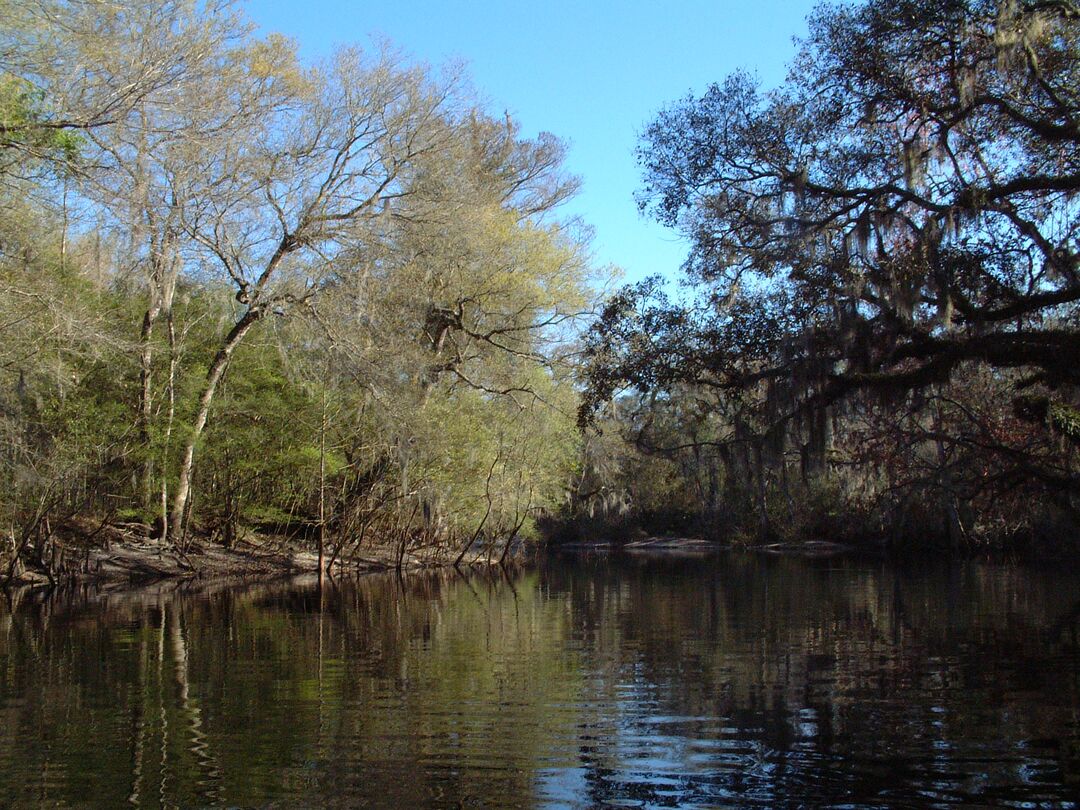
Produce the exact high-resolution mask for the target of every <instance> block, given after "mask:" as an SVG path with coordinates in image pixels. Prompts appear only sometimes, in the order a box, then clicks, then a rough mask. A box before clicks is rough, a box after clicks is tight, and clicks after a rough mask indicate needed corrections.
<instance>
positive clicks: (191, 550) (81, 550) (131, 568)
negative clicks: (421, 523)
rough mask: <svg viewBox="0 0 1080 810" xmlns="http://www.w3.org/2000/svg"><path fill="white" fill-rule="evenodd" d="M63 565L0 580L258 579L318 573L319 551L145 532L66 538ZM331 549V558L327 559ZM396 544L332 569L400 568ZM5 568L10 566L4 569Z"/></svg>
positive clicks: (422, 559) (435, 561) (283, 543)
mask: <svg viewBox="0 0 1080 810" xmlns="http://www.w3.org/2000/svg"><path fill="white" fill-rule="evenodd" d="M58 554H59V555H60V558H61V559H62V565H60V566H59V567H58V570H55V571H54V572H53V574H52V576H51V577H50V576H49V574H48V573H47V572H46V571H45V570H42V569H40V568H33V567H29V568H25V569H21V570H17V571H15V572H13V575H12V576H11V577H10V578H9V579H5V577H3V576H0V585H12V586H21V585H31V586H48V585H60V584H64V585H68V584H88V585H95V586H100V587H107V588H109V587H118V588H126V587H131V586H135V585H145V584H147V583H152V582H156V581H165V580H177V581H183V580H210V579H215V580H218V579H220V580H230V581H237V582H243V581H249V580H251V581H257V580H267V579H277V578H283V577H296V576H300V575H304V574H310V575H317V574H318V571H319V557H318V553H317V552H316V551H313V550H311V549H310V548H308V547H306V546H299V545H297V544H295V543H292V542H289V541H287V540H284V539H282V538H274V537H265V538H264V537H252V538H250V539H245V540H241V541H238V542H237V543H235V544H234V545H233V546H232V547H231V548H225V547H224V546H221V545H218V544H215V543H209V542H194V543H190V544H189V547H188V549H187V550H186V551H184V552H181V551H180V550H178V549H177V548H175V547H173V546H170V545H163V544H161V543H158V542H156V541H154V540H153V539H151V538H147V537H138V536H136V537H132V536H131V535H130V533H128V534H127V536H126V537H124V539H121V540H117V539H114V540H113V541H111V542H107V543H102V544H100V545H93V546H90V545H89V544H87V543H85V542H83V543H79V542H77V541H72V540H71V539H68V541H67V542H66V543H65V544H64V545H63V546H62V547H61V548H60V549H59V552H58ZM329 556H330V555H329V554H328V555H327V559H329ZM453 559H454V555H453V554H450V553H449V552H448V551H445V550H444V551H443V552H442V553H437V552H436V551H432V550H421V551H419V552H412V553H406V554H405V555H404V557H403V558H402V559H401V560H400V567H401V569H402V570H407V571H415V570H421V569H428V568H436V567H440V566H444V565H448V564H450V563H452V562H453ZM398 563H399V560H398V549H396V548H392V547H390V546H375V545H373V546H370V547H368V548H364V549H362V551H361V552H360V553H354V554H352V555H350V556H348V557H344V556H343V557H339V558H338V559H337V560H336V561H335V563H334V566H333V571H332V574H333V575H335V576H336V575H339V574H342V575H344V574H356V573H367V572H378V571H390V570H394V569H396V568H398ZM5 573H6V570H5Z"/></svg>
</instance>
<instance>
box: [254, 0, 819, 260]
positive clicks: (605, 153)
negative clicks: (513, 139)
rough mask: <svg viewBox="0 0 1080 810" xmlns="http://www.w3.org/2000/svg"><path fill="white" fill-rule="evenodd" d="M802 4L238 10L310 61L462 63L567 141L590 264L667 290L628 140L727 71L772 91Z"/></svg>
mask: <svg viewBox="0 0 1080 810" xmlns="http://www.w3.org/2000/svg"><path fill="white" fill-rule="evenodd" d="M814 5H815V3H814V2H811V0H754V2H743V0H711V2H710V1H709V0H675V2H668V3H663V2H645V0H625V1H624V2H617V1H616V0H577V2H573V1H572V0H548V1H547V2H543V3H538V2H520V1H519V0H501V2H500V1H499V0H472V2H464V1H463V0H379V2H364V1H363V0H306V2H303V3H298V2H295V0H249V1H248V3H247V4H246V8H247V11H248V13H249V15H250V16H251V18H252V19H253V20H254V21H255V23H256V24H258V25H259V26H260V27H261V29H262V31H263V33H268V32H271V31H277V32H281V33H283V34H286V35H288V36H291V37H293V38H294V39H296V40H297V41H298V42H299V44H300V48H301V52H302V54H303V55H304V56H305V57H307V58H317V57H319V56H322V55H325V54H327V53H329V52H330V51H331V50H332V48H333V46H335V45H338V44H345V43H351V42H358V43H361V44H368V43H370V41H371V37H372V36H384V37H387V38H389V39H390V40H391V41H392V42H394V43H395V44H397V45H398V46H399V47H401V48H403V49H404V50H405V52H406V53H409V54H411V55H412V56H414V57H415V58H416V59H417V60H422V61H425V62H429V63H431V64H433V65H438V64H441V63H443V62H445V61H447V60H450V59H464V60H465V61H466V63H467V64H468V65H469V67H470V73H471V75H472V78H473V82H474V84H475V86H476V88H477V89H478V90H479V91H480V92H481V93H482V94H483V95H484V96H485V97H486V98H488V99H489V100H490V104H491V107H490V108H491V111H492V112H493V113H495V114H500V113H501V112H502V111H503V110H506V111H509V112H510V113H511V114H512V115H513V116H514V117H515V118H517V120H519V121H520V122H521V124H522V128H523V134H525V135H528V136H532V135H535V134H536V133H538V132H540V131H548V132H552V133H554V134H555V135H557V136H558V137H560V138H562V139H563V140H565V141H567V142H568V144H569V146H570V150H569V159H568V167H569V169H570V171H572V172H573V173H575V174H577V175H578V176H580V177H581V178H582V180H583V188H582V191H581V193H580V194H579V196H578V197H577V198H576V199H575V200H574V201H573V202H572V203H569V204H568V206H567V209H566V210H567V211H568V212H570V213H574V214H579V215H581V217H582V218H583V219H584V220H585V221H586V222H587V223H589V224H590V225H592V226H593V227H594V228H595V230H596V239H595V241H594V243H593V250H594V253H595V256H596V259H597V260H598V261H599V262H601V263H604V264H607V263H610V264H615V265H618V266H620V267H622V268H623V269H624V270H625V271H626V279H627V280H635V279H639V278H643V277H644V276H647V275H651V274H653V273H663V274H664V275H667V276H669V277H673V276H675V275H676V271H677V269H678V267H679V265H680V263H681V262H682V260H683V258H684V257H685V254H686V245H685V244H684V243H682V242H681V241H680V240H679V239H678V237H677V236H676V235H675V234H674V233H672V232H671V231H668V230H667V229H665V228H662V227H660V226H659V225H657V224H655V223H652V222H649V221H647V220H646V219H645V218H643V217H642V216H640V215H639V214H638V212H637V208H636V206H635V204H634V199H633V194H634V192H635V191H636V190H637V189H638V188H639V186H640V172H639V170H638V167H637V163H636V161H635V158H634V149H635V147H636V145H637V139H638V134H639V133H640V132H641V130H642V129H643V128H644V126H645V125H646V124H647V123H648V121H649V120H650V119H651V118H652V117H653V115H654V114H655V113H656V112H657V111H658V110H659V109H660V108H661V107H663V106H665V105H667V104H669V103H671V102H673V101H675V100H676V99H679V98H681V97H683V96H685V95H686V94H687V93H688V92H693V93H700V92H702V91H703V90H704V89H705V88H706V86H707V85H708V84H709V83H710V82H712V81H719V80H720V79H722V78H723V77H724V76H726V75H727V74H728V73H730V72H731V71H733V70H735V69H738V68H745V69H747V70H750V71H752V72H754V73H757V75H758V76H759V77H760V78H761V80H762V82H763V84H765V85H768V86H771V85H775V84H778V83H779V82H780V81H782V79H783V77H784V74H785V65H786V63H787V62H788V61H789V60H790V59H791V57H792V56H793V55H794V46H793V44H792V37H793V36H800V37H801V36H803V35H804V34H805V32H806V16H807V14H809V13H810V11H811V9H812V8H813V6H814Z"/></svg>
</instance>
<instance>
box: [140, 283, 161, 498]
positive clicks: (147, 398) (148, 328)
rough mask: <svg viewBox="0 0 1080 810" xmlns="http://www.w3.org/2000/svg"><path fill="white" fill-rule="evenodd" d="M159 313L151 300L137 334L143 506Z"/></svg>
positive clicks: (150, 463) (147, 492)
mask: <svg viewBox="0 0 1080 810" xmlns="http://www.w3.org/2000/svg"><path fill="white" fill-rule="evenodd" d="M152 297H153V298H157V295H156V294H152ZM160 314H161V305H160V304H159V303H157V302H156V301H152V302H151V304H150V306H149V307H148V308H147V310H146V313H145V314H144V315H143V322H142V331H141V333H140V335H139V343H140V352H139V442H140V443H141V444H142V446H143V450H144V451H145V452H146V458H145V459H143V463H142V470H141V471H140V478H141V480H140V481H139V495H140V497H141V498H142V505H143V506H144V507H149V506H150V499H151V497H152V496H151V492H152V490H153V476H154V460H153V456H152V455H151V453H150V422H151V420H152V418H153V407H152V401H151V400H152V391H151V381H150V375H151V366H152V363H153V359H154V357H153V351H154V349H153V346H152V345H151V341H152V340H153V336H154V324H155V323H157V319H158V316H159V315H160Z"/></svg>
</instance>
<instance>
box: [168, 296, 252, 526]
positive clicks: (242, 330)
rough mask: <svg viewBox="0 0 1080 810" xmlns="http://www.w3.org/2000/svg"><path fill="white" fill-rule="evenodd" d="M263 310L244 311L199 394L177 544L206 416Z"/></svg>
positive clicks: (177, 506) (175, 512)
mask: <svg viewBox="0 0 1080 810" xmlns="http://www.w3.org/2000/svg"><path fill="white" fill-rule="evenodd" d="M262 312H263V311H262V310H259V309H249V310H248V311H247V312H245V313H244V316H243V317H242V318H241V319H240V320H239V321H237V322H236V325H235V326H233V328H232V329H231V330H230V332H229V334H228V335H227V336H226V337H225V341H224V342H223V343H222V344H221V348H220V349H218V353H217V354H216V355H215V356H214V362H212V363H211V364H210V370H209V371H207V373H206V385H205V387H204V388H203V392H202V396H201V397H199V410H198V412H197V413H196V414H195V421H194V422H193V423H192V425H191V433H190V434H189V435H188V438H187V442H186V443H185V444H184V455H183V458H182V459H181V461H180V472H179V476H178V478H177V481H176V494H175V495H174V497H173V508H172V527H171V529H170V530H169V533H170V534H171V535H172V538H173V543H174V544H175V543H178V542H182V538H183V536H184V535H183V529H184V514H185V510H186V508H187V505H188V498H189V497H190V494H191V472H192V469H193V468H194V463H195V445H196V444H197V443H198V441H199V438H200V437H201V436H202V432H203V429H204V428H205V427H206V420H207V418H208V417H209V416H210V405H211V404H212V403H213V401H214V394H215V393H217V387H218V383H219V382H221V377H222V375H224V374H225V369H226V368H228V366H229V360H230V359H231V358H232V353H233V351H235V349H236V347H237V346H238V345H240V341H241V340H243V338H244V335H246V334H247V332H248V330H249V329H251V327H252V326H254V325H255V323H256V322H257V321H258V320H259V319H260V318H261V317H262Z"/></svg>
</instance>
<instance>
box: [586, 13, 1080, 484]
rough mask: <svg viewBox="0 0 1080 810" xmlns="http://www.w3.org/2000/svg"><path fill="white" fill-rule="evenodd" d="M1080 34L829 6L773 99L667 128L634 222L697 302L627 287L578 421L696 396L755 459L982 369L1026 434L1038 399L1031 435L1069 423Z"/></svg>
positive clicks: (743, 84)
mask: <svg viewBox="0 0 1080 810" xmlns="http://www.w3.org/2000/svg"><path fill="white" fill-rule="evenodd" d="M1078 30H1080V10H1078V8H1077V7H1076V6H1075V4H1073V3H1070V2H1047V3H1042V2H1031V3H1024V2H1002V3H999V2H996V0H993V1H991V0H939V1H937V2H931V3H922V2H900V3H886V2H880V1H879V0H867V2H863V3H861V4H859V5H856V6H842V7H833V6H822V7H820V8H819V9H818V10H817V12H816V13H815V14H814V15H813V17H812V18H811V21H810V34H809V37H808V39H807V40H806V41H805V42H804V43H803V46H802V49H801V51H800V53H799V55H798V57H797V58H796V60H795V62H794V63H793V65H792V69H791V72H790V74H789V77H788V80H787V81H786V83H785V84H784V85H783V86H782V87H781V88H779V89H777V90H775V91H772V92H767V93H763V92H762V91H761V90H759V88H758V87H757V86H756V84H755V82H754V81H752V80H751V79H750V78H749V77H748V76H747V75H745V74H736V75H734V76H731V77H729V78H728V79H727V80H726V81H724V82H723V83H721V84H717V85H714V86H712V87H711V88H709V90H708V91H707V92H706V93H705V94H704V95H703V96H701V97H700V98H688V99H685V100H683V101H682V102H680V103H678V104H676V105H674V106H673V107H671V108H669V109H667V110H665V111H663V112H662V113H660V115H658V116H657V118H656V120H655V121H654V122H653V123H652V124H650V125H649V127H648V128H647V129H646V131H645V134H644V139H643V145H642V147H641V151H640V158H641V162H642V165H643V167H644V171H645V188H644V191H643V192H642V194H641V197H640V204H641V206H642V208H643V209H645V210H647V211H650V212H652V213H653V214H654V215H655V216H656V217H657V218H658V219H659V220H660V221H661V222H664V223H665V224H668V225H671V226H676V227H679V228H680V229H681V230H683V232H684V233H685V234H687V236H688V237H689V238H690V240H691V245H692V247H691V252H690V256H689V258H688V260H687V262H686V270H687V272H688V275H689V277H690V279H691V280H692V281H693V282H696V283H698V284H699V285H701V286H700V287H699V289H701V290H702V295H701V296H700V297H699V299H698V301H697V302H696V304H694V305H693V306H690V307H681V306H673V305H671V304H669V303H668V302H666V301H665V300H664V299H663V298H662V296H660V295H659V294H658V293H659V291H658V290H657V288H656V287H655V286H650V285H641V286H639V287H638V288H637V289H634V290H627V291H625V292H624V293H623V295H621V296H619V297H617V298H616V299H615V300H614V301H613V302H612V303H611V304H610V305H609V307H608V309H607V311H606V312H605V313H604V316H603V317H602V318H601V320H600V322H599V323H598V325H597V327H596V329H595V330H594V332H593V336H592V342H591V349H590V351H591V356H592V358H593V361H594V373H593V376H592V380H593V385H592V392H591V394H590V403H589V404H588V405H587V408H586V412H587V411H588V409H589V408H591V407H592V408H594V407H596V406H597V405H598V404H599V403H600V402H602V401H603V400H605V399H606V398H608V397H609V396H610V395H611V394H612V393H613V392H614V391H615V390H617V389H618V387H619V386H620V385H625V384H632V385H636V386H638V387H640V388H643V389H644V390H650V389H656V388H659V389H662V390H664V389H670V387H671V386H672V385H673V384H676V383H689V384H692V385H694V386H697V387H699V388H704V389H705V390H711V391H713V392H715V393H717V395H722V396H723V398H724V399H725V400H726V401H728V402H732V401H736V400H738V401H742V402H743V403H747V404H749V405H750V406H751V407H750V410H749V411H748V412H747V413H748V414H749V415H751V416H752V417H753V418H752V419H751V420H750V422H751V423H752V424H751V427H752V431H751V432H752V433H753V435H754V436H756V437H757V438H754V439H753V442H752V443H757V446H758V447H759V450H758V451H757V452H760V447H761V443H762V442H764V443H765V444H766V445H769V444H772V445H773V446H775V447H776V449H777V450H778V451H781V450H782V449H783V444H784V441H785V438H784V436H785V434H786V433H787V432H788V431H789V429H790V428H791V427H792V426H797V425H798V424H800V423H801V424H803V425H814V424H820V423H821V417H820V416H815V415H814V414H821V413H823V412H826V411H829V412H835V411H836V410H837V409H838V408H841V407H848V405H849V404H850V403H852V402H854V401H856V400H860V401H863V402H866V401H868V400H867V399H866V397H867V396H872V397H878V398H881V397H884V398H885V399H887V400H890V401H891V402H893V403H894V404H895V403H899V402H902V401H904V400H905V398H911V397H915V398H916V399H919V397H920V396H922V394H923V393H925V392H931V393H933V392H935V391H938V392H940V389H941V388H942V387H943V386H945V387H947V386H948V385H950V384H952V383H955V382H957V381H958V380H960V379H962V378H963V377H964V376H968V375H970V374H972V373H974V369H977V368H979V367H985V368H988V369H990V370H991V371H992V372H993V374H994V375H996V379H998V380H999V381H1000V384H1001V385H1005V386H1012V388H1013V390H1014V392H1015V394H1016V396H1015V397H1014V401H1015V409H1016V413H1017V414H1020V415H1024V416H1026V415H1030V409H1029V408H1027V407H1026V406H1025V405H1024V403H1025V402H1026V400H1022V399H1021V398H1020V396H1021V392H1025V393H1024V394H1023V396H1030V394H1029V393H1027V392H1029V391H1031V390H1034V391H1035V392H1036V394H1035V396H1036V402H1035V403H1034V404H1033V406H1034V407H1035V408H1036V411H1038V408H1040V407H1042V399H1039V398H1040V397H1041V398H1043V399H1045V398H1047V397H1049V398H1050V399H1051V400H1052V401H1053V402H1057V403H1059V404H1060V405H1061V406H1062V407H1066V408H1069V407H1071V404H1070V403H1071V401H1072V398H1073V397H1075V391H1076V387H1077V385H1078V384H1080V335H1078V332H1077V327H1078V323H1077V317H1078V313H1080V309H1078V307H1077V301H1080V275H1078V270H1080V265H1078V261H1080V260H1078V255H1080V254H1078V243H1077V239H1078V234H1080V218H1078V216H1077V210H1078V209H1077V195H1078V192H1080V172H1078V169H1080V163H1078V156H1080V150H1078V149H1077V146H1078V144H1080V129H1078V126H1077V121H1078V116H1080V95H1078V93H1077V88H1078V87H1080V84H1078V81H1077V80H1078V79H1080V40H1078ZM860 398H861V399H860ZM923 400H924V401H925V397H923ZM1044 412H1045V408H1042V410H1041V411H1038V413H1044ZM1038 413H1036V414H1035V415H1034V416H1033V421H1035V422H1036V423H1040V422H1041V420H1042V417H1041V416H1039V415H1038ZM586 415H587V413H586ZM740 418H742V417H740ZM744 421H745V420H744ZM736 432H737V431H736V430H735V425H734V423H733V427H732V431H731V433H730V438H731V440H732V441H741V440H742V438H740V437H736V436H735V433H736ZM797 432H799V433H801V436H802V439H803V441H804V442H806V441H807V436H806V434H805V431H797ZM743 438H753V437H751V436H749V435H748V436H745V437H743ZM811 438H813V437H811ZM818 438H820V437H818ZM943 438H945V439H947V440H948V441H949V442H953V441H955V440H957V439H958V438H959V437H958V436H956V435H953V436H949V437H943ZM809 443H810V444H812V445H815V446H818V447H819V448H823V444H822V442H820V441H818V440H817V439H814V440H813V441H809ZM1005 444H1007V443H1005ZM1001 449H1002V452H1003V453H1007V452H1008V450H1007V448H1005V446H1004V445H1002V448H1001ZM1013 449H1016V448H1013ZM766 455H768V453H767V451H766ZM1029 466H1030V468H1031V469H1029V471H1028V477H1029V478H1030V477H1031V476H1041V477H1042V478H1043V483H1044V484H1046V485H1047V486H1049V487H1051V488H1056V489H1058V490H1065V491H1072V492H1075V489H1076V486H1077V482H1076V479H1075V475H1073V474H1066V475H1065V476H1064V477H1061V476H1059V475H1058V473H1057V472H1056V471H1053V472H1052V471H1050V470H1046V469H1043V470H1042V471H1041V472H1038V471H1036V469H1035V468H1036V467H1038V466H1039V465H1034V464H1033V465H1029Z"/></svg>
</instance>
